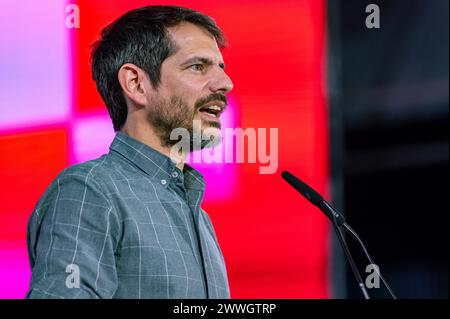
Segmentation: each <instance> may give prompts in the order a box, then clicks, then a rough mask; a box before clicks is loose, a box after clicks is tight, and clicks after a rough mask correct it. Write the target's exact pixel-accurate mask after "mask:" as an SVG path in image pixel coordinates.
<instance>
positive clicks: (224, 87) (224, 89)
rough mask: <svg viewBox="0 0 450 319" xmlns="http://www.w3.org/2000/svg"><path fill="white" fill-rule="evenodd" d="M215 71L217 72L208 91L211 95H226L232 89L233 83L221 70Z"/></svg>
mask: <svg viewBox="0 0 450 319" xmlns="http://www.w3.org/2000/svg"><path fill="white" fill-rule="evenodd" d="M217 69H218V70H217V72H216V73H215V74H214V76H213V78H212V80H211V82H210V90H211V91H212V92H213V93H217V92H221V93H223V94H227V93H228V92H230V91H231V90H232V89H233V82H231V79H230V77H229V76H228V74H226V73H225V71H224V70H223V69H222V68H219V67H218V68H217Z"/></svg>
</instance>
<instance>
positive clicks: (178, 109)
mask: <svg viewBox="0 0 450 319" xmlns="http://www.w3.org/2000/svg"><path fill="white" fill-rule="evenodd" d="M224 46H225V40H224V37H223V35H222V32H221V31H220V29H219V28H218V27H217V26H216V24H215V23H214V21H213V20H212V19H211V18H209V17H207V16H205V15H203V14H200V13H198V12H195V11H193V10H190V9H185V8H180V7H173V6H148V7H144V8H140V9H136V10H133V11H130V12H128V13H126V14H125V15H123V16H122V17H120V18H119V19H117V20H116V21H114V22H113V23H112V24H111V25H109V26H108V27H106V28H105V29H104V30H103V31H102V34H101V38H100V39H99V40H98V42H97V43H96V44H95V45H94V47H93V54H92V72H93V78H94V80H95V82H96V85H97V89H98V91H99V92H100V94H101V96H102V98H103V100H104V102H105V104H106V106H107V108H108V111H109V114H110V116H111V119H112V122H113V126H114V129H115V131H116V132H117V134H116V137H115V139H114V141H113V142H112V144H111V146H110V152H109V153H108V154H107V155H103V156H102V157H100V158H98V159H96V160H93V161H89V162H86V163H82V164H79V165H74V166H72V167H69V168H67V169H65V170H64V171H63V172H62V173H60V174H59V175H58V177H57V178H56V179H55V180H54V181H53V182H52V184H51V185H50V186H49V188H48V189H47V190H46V192H45V194H44V195H43V197H42V198H41V199H40V201H39V202H38V204H37V206H36V208H35V210H34V212H33V214H32V216H31V218H30V220H29V225H28V236H27V237H28V238H27V241H28V249H29V257H30V263H31V267H32V278H31V283H30V290H29V292H28V294H27V297H29V298H229V287H228V280H227V273H226V268H225V263H224V260H223V256H222V253H221V250H220V248H219V245H218V242H217V238H216V235H215V232H214V229H213V226H212V224H211V221H210V219H209V217H208V215H207V214H206V213H205V212H204V211H203V210H202V209H201V208H200V204H201V202H202V198H203V193H204V188H205V182H204V180H203V178H202V176H201V174H200V173H199V172H197V171H196V170H194V169H193V168H191V167H189V166H188V165H186V164H184V163H183V160H184V159H185V158H186V156H187V154H188V151H189V150H187V149H186V148H185V147H184V148H177V149H176V151H173V149H174V146H177V143H179V142H180V139H179V138H173V136H171V132H172V131H174V130H176V129H183V130H185V131H187V132H189V133H190V134H189V135H190V140H189V143H188V144H189V145H188V146H189V148H191V147H192V148H193V149H199V148H202V147H207V146H210V145H215V144H216V142H217V140H218V138H220V114H221V113H222V112H223V111H224V109H225V107H226V94H227V93H228V92H229V91H230V90H231V89H232V87H233V85H232V83H231V81H230V79H229V77H228V76H227V75H226V74H225V72H224V63H223V59H222V56H221V53H220V49H221V48H223V47H224ZM207 130H208V131H209V136H210V138H211V141H214V140H215V141H216V142H212V143H207V142H205V141H204V140H201V139H200V140H199V139H198V136H197V139H196V138H195V136H196V134H195V132H196V131H200V132H205V131H207ZM197 135H198V134H197ZM178 137H179V136H178ZM93 138H95V136H93ZM192 148H191V149H190V150H192Z"/></svg>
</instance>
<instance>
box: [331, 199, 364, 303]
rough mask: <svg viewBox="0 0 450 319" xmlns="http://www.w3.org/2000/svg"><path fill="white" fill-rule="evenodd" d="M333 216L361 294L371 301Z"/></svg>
mask: <svg viewBox="0 0 450 319" xmlns="http://www.w3.org/2000/svg"><path fill="white" fill-rule="evenodd" d="M324 203H325V205H327V204H326V202H324ZM327 206H328V205H327ZM331 215H332V223H333V228H334V230H335V231H336V236H337V238H338V239H339V242H340V244H341V246H342V249H343V250H344V252H345V255H346V257H347V261H348V263H349V264H350V268H351V269H352V271H353V274H354V275H355V278H356V281H357V282H358V286H359V289H360V290H361V292H362V294H363V296H364V299H370V296H369V293H368V292H367V289H366V286H365V285H364V282H363V280H362V277H361V274H360V273H359V270H358V268H357V267H356V263H355V261H354V260H353V257H352V254H351V253H350V250H349V249H348V246H347V243H346V241H345V237H344V234H343V233H342V231H341V229H340V228H339V225H338V223H337V221H336V217H335V215H334V214H331Z"/></svg>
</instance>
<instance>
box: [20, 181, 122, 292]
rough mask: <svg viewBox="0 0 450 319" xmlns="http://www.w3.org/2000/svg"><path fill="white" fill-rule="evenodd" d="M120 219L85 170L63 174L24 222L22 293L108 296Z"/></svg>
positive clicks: (113, 280)
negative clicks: (26, 276)
mask: <svg viewBox="0 0 450 319" xmlns="http://www.w3.org/2000/svg"><path fill="white" fill-rule="evenodd" d="M119 233H120V223H119V218H118V216H117V214H116V212H115V211H114V208H113V206H112V205H111V203H110V201H109V200H108V198H107V197H106V195H105V193H104V191H102V189H101V187H100V185H99V184H98V183H97V182H96V181H95V180H94V179H93V177H92V175H91V174H90V172H86V173H80V172H72V173H70V172H65V173H62V174H61V175H60V176H59V177H58V178H57V179H56V180H55V181H54V182H53V183H52V184H51V185H50V186H49V188H48V189H47V191H46V193H45V194H44V195H43V197H42V198H41V199H40V201H39V202H38V204H37V205H36V207H35V209H34V211H33V213H32V215H31V217H30V220H29V222H28V231H27V244H28V253H29V258H30V265H31V269H32V277H31V282H30V289H29V291H28V293H27V296H26V298H112V297H113V295H114V293H115V291H116V290H117V285H118V279H117V273H116V266H115V264H116V263H115V257H116V255H115V251H116V250H117V243H118V238H119V235H118V234H119Z"/></svg>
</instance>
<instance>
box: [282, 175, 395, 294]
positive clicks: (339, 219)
mask: <svg viewBox="0 0 450 319" xmlns="http://www.w3.org/2000/svg"><path fill="white" fill-rule="evenodd" d="M281 176H282V177H283V179H284V180H285V181H286V182H288V183H289V184H290V185H291V186H292V187H294V188H295V189H296V190H297V191H298V192H299V193H300V194H302V195H303V196H304V197H305V198H306V199H308V200H309V201H310V202H311V203H312V204H313V205H315V206H317V207H318V208H319V209H320V210H321V211H322V212H323V213H324V214H325V215H326V216H327V217H328V218H329V219H330V220H331V221H332V222H333V226H334V228H335V231H336V235H337V237H338V239H339V241H340V243H341V246H342V248H343V249H344V252H345V255H346V257H347V260H348V262H349V264H350V266H351V268H352V271H353V274H354V275H355V278H356V280H357V281H358V286H359V288H360V289H361V292H362V294H363V295H364V297H365V298H366V299H369V295H368V293H367V290H366V288H365V286H364V284H363V282H362V278H361V275H360V273H359V271H358V269H357V268H356V265H355V262H354V260H353V258H352V255H351V254H350V251H349V249H348V246H347V243H346V242H345V238H344V236H343V234H342V232H341V230H340V228H339V227H344V229H345V230H346V231H348V232H349V233H350V234H351V235H352V236H353V237H354V238H355V239H356V240H357V242H358V244H359V246H360V247H361V248H362V250H363V252H364V254H365V255H366V257H367V259H368V260H369V262H370V263H371V264H375V263H374V262H373V260H372V258H371V257H370V255H369V253H368V251H367V249H366V247H365V246H364V243H363V242H362V240H361V239H360V238H359V236H358V234H357V233H356V232H355V231H354V230H353V229H352V228H351V227H350V226H349V225H348V224H347V223H346V222H345V218H344V215H342V214H340V213H339V212H337V211H336V209H334V208H333V206H331V205H330V204H329V203H328V202H327V201H326V200H325V199H323V197H322V196H320V194H319V193H317V192H316V191H315V190H314V189H312V188H311V187H310V186H308V185H307V184H305V183H304V182H302V181H301V180H300V179H298V178H297V177H295V176H294V175H292V174H291V173H289V172H287V171H283V172H282V173H281ZM377 274H378V275H379V276H380V279H381V281H382V282H383V283H384V285H385V286H386V289H387V290H388V292H389V294H390V295H391V296H392V298H393V299H397V297H396V296H395V294H394V292H393V291H392V289H391V287H390V286H389V285H388V283H387V282H386V280H385V279H384V277H383V276H382V275H381V273H380V272H378V271H377Z"/></svg>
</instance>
